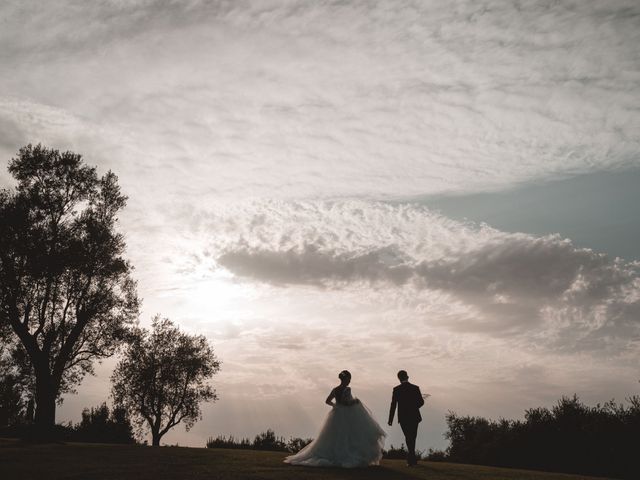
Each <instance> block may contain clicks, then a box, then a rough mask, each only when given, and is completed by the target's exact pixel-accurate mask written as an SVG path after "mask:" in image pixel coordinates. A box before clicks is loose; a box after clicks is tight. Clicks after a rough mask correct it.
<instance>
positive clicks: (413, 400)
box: [389, 370, 424, 467]
mask: <svg viewBox="0 0 640 480" xmlns="http://www.w3.org/2000/svg"><path fill="white" fill-rule="evenodd" d="M398 379H399V380H400V385H398V386H397V387H394V389H393V397H392V398H391V409H390V410H389V426H391V425H392V424H393V416H394V415H395V413H396V406H397V407H398V423H400V427H402V433H404V438H405V441H406V442H407V450H408V451H409V454H408V455H407V465H409V466H410V467H411V466H413V465H417V464H418V459H417V458H416V436H417V435H418V423H420V422H421V421H422V417H421V416H420V407H421V406H422V405H424V399H423V398H422V394H421V393H420V387H418V386H417V385H413V384H411V383H409V375H407V372H406V371H404V370H400V371H399V372H398Z"/></svg>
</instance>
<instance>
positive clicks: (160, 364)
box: [112, 316, 220, 446]
mask: <svg viewBox="0 0 640 480" xmlns="http://www.w3.org/2000/svg"><path fill="white" fill-rule="evenodd" d="M219 369H220V362H219V361H218V359H217V358H216V356H215V355H214V353H213V350H212V348H211V346H210V345H209V343H208V342H207V339H206V338H205V337H204V336H202V335H188V334H186V333H184V332H181V331H180V330H179V329H178V327H176V326H175V325H174V324H173V322H171V320H169V319H168V318H161V317H160V316H156V317H154V318H153V321H152V326H151V330H150V331H149V330H146V329H138V330H137V331H136V333H135V334H133V335H132V336H131V339H130V343H129V345H128V347H127V349H126V351H125V353H124V355H123V358H122V359H121V361H120V362H119V363H118V365H117V366H116V369H115V371H114V373H113V376H112V382H113V386H112V394H113V398H114V400H115V402H116V404H117V405H120V406H122V407H124V408H125V409H126V410H127V412H129V414H130V415H131V418H132V420H133V421H134V422H135V423H136V424H137V426H138V427H139V428H140V429H143V428H144V427H145V426H146V427H148V428H149V429H150V430H151V435H152V439H153V445H156V446H157V445H159V444H160V439H161V438H162V436H163V435H164V434H165V433H167V432H168V431H169V430H170V429H171V428H173V427H175V426H176V425H178V424H179V423H181V422H182V423H184V425H185V427H186V429H187V430H189V429H190V428H191V427H192V426H193V425H194V423H195V422H196V421H197V420H199V419H200V417H201V411H200V403H201V402H208V401H215V400H216V399H217V396H216V392H215V390H214V389H213V388H212V387H211V386H210V385H209V384H208V380H209V379H210V378H211V377H212V376H213V375H214V374H215V373H217V372H218V370H219Z"/></svg>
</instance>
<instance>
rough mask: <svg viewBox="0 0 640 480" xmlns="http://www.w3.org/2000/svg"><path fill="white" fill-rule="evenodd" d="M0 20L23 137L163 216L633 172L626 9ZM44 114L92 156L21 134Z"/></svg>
mask: <svg viewBox="0 0 640 480" xmlns="http://www.w3.org/2000/svg"><path fill="white" fill-rule="evenodd" d="M0 8H2V10H0V14H2V17H3V18H4V19H5V22H4V23H3V25H4V27H5V28H3V31H2V32H0V44H2V45H3V48H2V53H1V54H0V55H2V57H1V59H2V63H3V65H4V66H5V68H4V69H3V70H2V72H0V88H1V90H2V91H3V92H6V93H5V95H11V96H12V97H13V98H16V99H18V100H19V101H20V102H23V103H20V105H21V107H20V108H21V109H22V110H21V111H20V112H22V113H24V114H20V113H18V114H17V115H15V116H16V118H18V126H17V128H18V129H23V130H25V133H26V135H24V136H26V137H27V138H29V140H30V141H39V140H40V139H41V138H51V137H54V138H56V139H57V140H59V143H64V142H66V143H67V144H69V145H72V146H74V147H75V148H78V149H80V150H81V151H82V152H83V153H85V152H90V153H92V154H95V156H94V158H95V161H96V162H100V163H102V162H105V163H109V162H113V161H114V160H112V158H114V157H115V159H116V160H115V162H116V163H118V166H119V170H121V171H124V172H129V171H132V174H135V175H136V178H137V179H139V181H140V183H141V184H140V185H137V186H136V188H137V189H138V190H140V191H142V192H146V191H148V190H151V189H154V188H162V189H163V191H164V192H165V195H166V198H168V199H171V200H172V201H175V202H180V201H185V202H187V203H188V202H190V201H212V200H214V199H217V198H220V197H226V198H235V197H238V196H239V197H244V196H247V195H249V196H255V197H273V196H276V197H286V198H300V197H307V196H313V197H323V198H327V197H332V196H368V197H394V198H397V197H401V196H406V195H415V194H425V193H437V192H444V191H453V192H466V191H477V190H485V189H494V188H500V187H503V186H508V185H512V184H513V183H515V182H521V181H527V180H531V179H535V178H540V177H555V176H558V175H562V174H574V173H575V172H579V171H594V170H602V169H611V168H624V167H628V166H631V165H637V164H638V152H640V146H639V145H640V144H639V137H638V131H640V129H638V128H637V127H638V118H639V117H638V108H639V105H638V99H637V95H636V94H635V90H636V88H635V82H634V77H633V72H635V71H637V69H638V67H639V66H640V54H638V52H637V49H635V48H634V45H635V44H637V41H636V40H638V35H640V34H639V33H638V32H639V31H640V28H638V27H639V25H638V18H640V16H639V15H637V13H638V12H637V3H636V2H633V1H617V2H608V3H607V4H606V5H600V4H595V3H592V2H562V3H559V4H544V3H536V4H531V5H526V6H517V5H515V4H513V3H512V2H506V1H490V2H485V3H483V4H478V3H477V2H467V3H465V2H462V3H460V4H458V6H457V7H456V8H449V7H448V6H443V5H441V4H440V3H439V2H424V1H414V2H404V3H403V5H402V8H400V7H398V6H396V7H394V8H393V9H390V8H388V6H387V5H386V4H385V3H384V2H369V1H357V0H354V1H351V2H339V3H336V2H322V3H309V2H304V1H285V0H283V1H276V2H258V3H256V2H249V1H237V2H207V1H190V2H166V1H140V2H118V1H111V2H101V3H100V5H99V6H96V5H91V6H89V5H83V4H78V3H77V2H63V3H47V5H42V4H41V2H31V3H30V2H17V3H16V2H13V3H12V2H5V3H3V6H2V7H0ZM33 31H37V32H38V35H37V36H36V35H33V34H32V32H33ZM30 105H39V106H41V107H42V108H40V109H34V108H31V107H30ZM46 108H57V109H60V110H64V111H65V112H66V113H67V115H69V116H71V117H73V118H76V119H79V120H80V121H81V123H82V124H84V125H86V126H87V128H89V129H92V128H97V129H99V131H100V132H101V135H100V136H101V138H100V141H99V144H100V147H99V148H96V147H95V142H94V140H93V138H87V137H83V135H84V134H83V132H82V131H80V130H78V129H69V128H68V127H67V126H66V125H64V124H59V125H54V126H53V127H54V128H55V129H56V130H57V134H56V135H47V131H48V129H49V127H48V126H47V125H46V123H44V122H43V123H41V124H40V128H32V124H33V123H35V125H36V127H37V126H38V125H39V122H38V119H39V118H41V117H42V118H44V119H46V118H48V117H47V115H46V113H44V110H45V109H46ZM34 120H35V122H34ZM12 138H13V140H11V141H10V143H11V144H12V145H14V146H13V148H14V149H17V148H18V147H19V146H20V145H19V142H22V140H20V136H19V135H15V134H14V135H12ZM132 163H135V164H136V165H138V168H137V170H138V171H135V172H133V170H136V168H134V167H133V166H132Z"/></svg>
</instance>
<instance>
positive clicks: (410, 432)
mask: <svg viewBox="0 0 640 480" xmlns="http://www.w3.org/2000/svg"><path fill="white" fill-rule="evenodd" d="M400 427H401V428H402V433H404V439H405V441H406V442H407V451H408V453H409V455H408V458H407V461H408V462H409V463H415V462H416V437H417V436H418V422H404V423H401V424H400Z"/></svg>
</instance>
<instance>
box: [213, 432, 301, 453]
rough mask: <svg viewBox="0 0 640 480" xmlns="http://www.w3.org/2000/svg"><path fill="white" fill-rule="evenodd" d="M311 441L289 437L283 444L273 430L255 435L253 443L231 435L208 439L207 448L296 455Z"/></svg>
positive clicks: (281, 438)
mask: <svg viewBox="0 0 640 480" xmlns="http://www.w3.org/2000/svg"><path fill="white" fill-rule="evenodd" d="M312 441H313V439H311V438H299V437H291V438H290V439H289V441H288V442H285V440H284V437H277V436H276V434H275V432H274V431H273V430H271V429H268V430H267V431H266V432H262V433H259V434H258V435H256V436H255V438H254V439H253V441H251V440H249V439H248V438H240V439H236V438H235V437H234V436H233V435H231V436H229V437H226V436H218V437H216V438H213V437H209V439H208V440H207V448H236V449H241V450H271V451H275V452H290V453H296V452H299V451H300V450H302V449H303V448H304V447H306V446H307V445H309V444H310V443H311V442H312Z"/></svg>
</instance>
